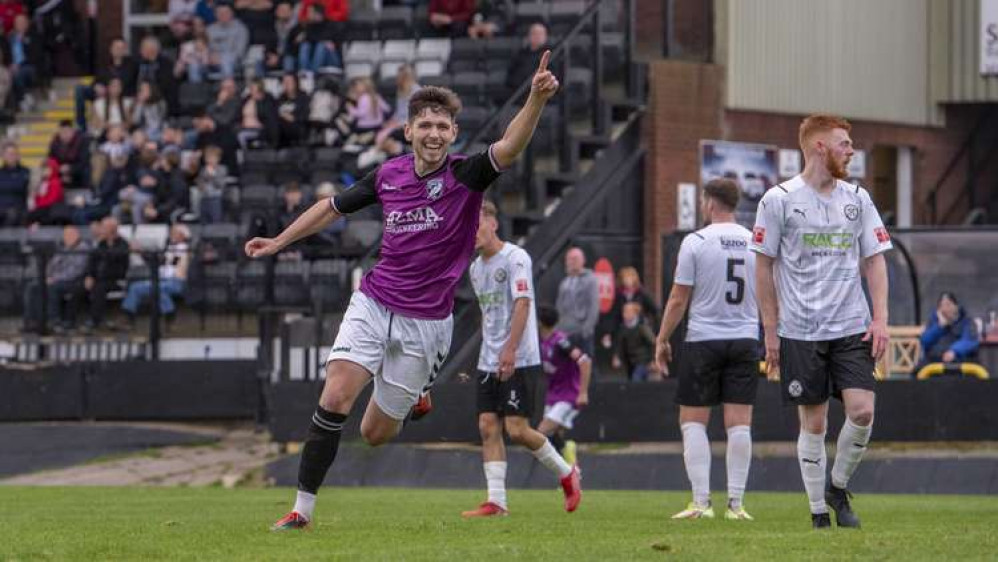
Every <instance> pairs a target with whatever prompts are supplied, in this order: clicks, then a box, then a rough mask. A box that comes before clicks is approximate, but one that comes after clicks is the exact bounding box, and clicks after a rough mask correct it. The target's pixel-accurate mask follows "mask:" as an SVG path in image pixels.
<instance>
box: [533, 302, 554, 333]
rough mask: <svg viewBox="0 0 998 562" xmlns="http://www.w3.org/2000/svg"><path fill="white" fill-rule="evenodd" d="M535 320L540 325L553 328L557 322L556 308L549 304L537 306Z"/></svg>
mask: <svg viewBox="0 0 998 562" xmlns="http://www.w3.org/2000/svg"><path fill="white" fill-rule="evenodd" d="M537 321H538V322H540V323H541V326H544V327H547V328H553V327H554V326H555V325H556V324H558V309H557V308H555V307H553V306H551V305H549V304H542V305H540V306H538V307H537Z"/></svg>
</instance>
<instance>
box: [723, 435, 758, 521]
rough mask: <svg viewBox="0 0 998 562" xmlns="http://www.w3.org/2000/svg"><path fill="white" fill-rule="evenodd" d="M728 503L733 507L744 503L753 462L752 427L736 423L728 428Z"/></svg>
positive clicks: (726, 457) (726, 458)
mask: <svg viewBox="0 0 998 562" xmlns="http://www.w3.org/2000/svg"><path fill="white" fill-rule="evenodd" d="M725 461H726V463H727V465H728V504H729V505H731V507H733V508H736V509H737V508H739V507H741V505H742V497H744V496H745V482H746V481H747V480H748V471H749V465H750V464H752V428H750V427H749V426H747V425H736V426H733V427H729V428H728V454H727V455H726V456H725Z"/></svg>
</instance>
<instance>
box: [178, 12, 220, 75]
mask: <svg viewBox="0 0 998 562" xmlns="http://www.w3.org/2000/svg"><path fill="white" fill-rule="evenodd" d="M210 64H211V50H210V49H209V48H208V30H207V28H205V26H204V21H202V20H201V19H200V18H198V19H195V20H194V25H193V27H192V31H191V37H190V39H188V40H187V41H184V42H183V43H182V44H181V45H180V51H179V54H178V56H177V63H176V65H174V67H173V75H174V76H175V77H177V78H184V77H186V78H187V81H188V82H190V83H192V84H200V83H201V82H204V73H205V69H207V68H208V65H210Z"/></svg>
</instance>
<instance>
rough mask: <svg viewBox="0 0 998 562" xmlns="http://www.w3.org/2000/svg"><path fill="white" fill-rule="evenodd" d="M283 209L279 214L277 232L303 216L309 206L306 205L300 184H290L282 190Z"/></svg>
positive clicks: (285, 185)
mask: <svg viewBox="0 0 998 562" xmlns="http://www.w3.org/2000/svg"><path fill="white" fill-rule="evenodd" d="M281 199H282V204H281V209H280V212H279V213H278V214H277V232H281V231H283V230H284V229H285V228H287V227H288V225H290V224H291V223H293V222H294V221H295V219H296V218H298V215H300V214H302V212H304V211H305V209H307V208H308V205H307V204H306V203H305V194H304V193H302V191H301V187H300V186H299V185H298V182H289V183H286V184H284V187H282V188H281Z"/></svg>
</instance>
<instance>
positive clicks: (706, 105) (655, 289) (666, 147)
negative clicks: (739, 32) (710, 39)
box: [642, 61, 724, 296]
mask: <svg viewBox="0 0 998 562" xmlns="http://www.w3.org/2000/svg"><path fill="white" fill-rule="evenodd" d="M723 76H724V74H723V69H722V68H721V67H718V66H714V65H705V64H696V63H686V62H676V61H657V62H653V63H651V64H650V66H649V90H650V91H649V98H648V112H647V114H646V115H645V119H644V122H643V131H642V136H643V140H644V142H645V146H646V147H648V157H647V158H646V168H645V209H646V215H645V236H644V238H645V251H644V258H645V259H644V264H645V271H644V275H645V284H646V286H647V287H648V288H649V290H651V291H652V294H653V295H656V296H657V295H660V294H661V280H660V279H659V277H660V271H661V269H662V263H661V253H662V250H661V238H662V235H663V234H665V233H668V232H671V231H673V230H675V228H676V185H677V184H678V183H680V182H694V183H696V182H697V181H698V179H699V175H700V160H699V142H700V139H711V138H720V136H721V117H722V112H721V92H722V81H723Z"/></svg>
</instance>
